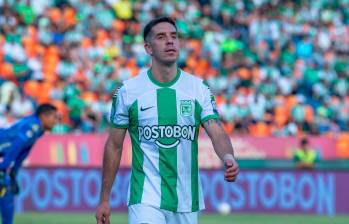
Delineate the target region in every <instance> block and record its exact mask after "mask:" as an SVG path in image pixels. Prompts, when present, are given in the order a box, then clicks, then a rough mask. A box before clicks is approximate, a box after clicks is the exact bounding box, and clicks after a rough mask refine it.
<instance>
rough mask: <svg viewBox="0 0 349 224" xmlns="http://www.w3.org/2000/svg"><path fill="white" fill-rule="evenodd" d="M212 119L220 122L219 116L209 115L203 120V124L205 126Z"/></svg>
mask: <svg viewBox="0 0 349 224" xmlns="http://www.w3.org/2000/svg"><path fill="white" fill-rule="evenodd" d="M211 119H215V120H219V116H218V115H217V114H211V115H207V116H206V117H204V118H203V119H202V120H201V124H202V125H204V124H205V122H206V121H208V120H211Z"/></svg>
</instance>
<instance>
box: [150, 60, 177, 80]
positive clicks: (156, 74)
mask: <svg viewBox="0 0 349 224" xmlns="http://www.w3.org/2000/svg"><path fill="white" fill-rule="evenodd" d="M151 73H152V75H153V78H154V79H155V80H157V81H159V82H170V81H172V80H173V79H174V78H175V77H176V75H177V63H174V64H173V65H170V66H164V65H160V64H158V63H154V61H153V64H152V66H151Z"/></svg>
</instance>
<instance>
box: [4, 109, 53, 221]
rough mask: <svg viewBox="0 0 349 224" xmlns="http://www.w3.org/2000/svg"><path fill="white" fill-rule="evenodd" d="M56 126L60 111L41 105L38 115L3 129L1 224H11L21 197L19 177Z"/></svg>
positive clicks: (36, 113)
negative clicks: (41, 140)
mask: <svg viewBox="0 0 349 224" xmlns="http://www.w3.org/2000/svg"><path fill="white" fill-rule="evenodd" d="M56 123H57V108H56V107H55V106H53V105H51V104H41V105H39V106H38V108H37V110H36V112H35V113H34V114H33V115H31V116H28V117H24V118H22V119H21V120H19V121H18V122H16V123H15V124H14V125H13V126H11V127H9V128H7V129H1V128H0V209H1V217H2V224H12V223H13V217H14V196H15V195H16V194H18V193H19V186H18V183H17V180H16V175H17V173H18V170H19V168H20V167H21V165H22V162H23V161H24V159H25V158H26V157H27V156H28V155H29V152H30V150H31V148H32V146H33V145H34V143H35V142H36V141H37V140H38V139H39V138H40V137H41V136H42V135H43V134H44V132H45V131H50V130H51V129H52V128H53V127H54V126H55V124H56Z"/></svg>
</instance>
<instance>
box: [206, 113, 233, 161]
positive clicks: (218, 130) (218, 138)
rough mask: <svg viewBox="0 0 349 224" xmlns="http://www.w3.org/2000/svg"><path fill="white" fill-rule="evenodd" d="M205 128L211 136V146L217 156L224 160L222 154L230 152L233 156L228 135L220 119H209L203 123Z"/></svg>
mask: <svg viewBox="0 0 349 224" xmlns="http://www.w3.org/2000/svg"><path fill="white" fill-rule="evenodd" d="M204 127H205V130H206V132H207V133H208V135H209V136H210V138H211V141H212V145H213V148H214V150H215V152H216V154H217V155H218V157H219V158H220V159H221V160H222V161H224V156H226V155H227V154H231V155H232V156H234V157H235V154H234V149H233V146H232V144H231V141H230V138H229V136H228V135H227V134H226V133H225V131H224V129H223V127H222V125H221V123H220V121H218V120H215V119H211V120H208V121H207V122H206V123H205V124H204Z"/></svg>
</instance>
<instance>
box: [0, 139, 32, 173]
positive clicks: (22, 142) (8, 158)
mask: <svg viewBox="0 0 349 224" xmlns="http://www.w3.org/2000/svg"><path fill="white" fill-rule="evenodd" d="M24 133H25V132H21V133H18V135H17V136H16V139H15V141H13V142H11V145H10V146H9V148H6V149H5V150H6V152H5V153H4V157H3V160H2V162H0V170H6V169H8V168H9V167H10V165H11V163H13V162H15V161H16V159H17V157H18V155H19V154H20V152H21V150H22V149H23V148H26V147H28V138H27V137H26V136H25V134H24Z"/></svg>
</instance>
